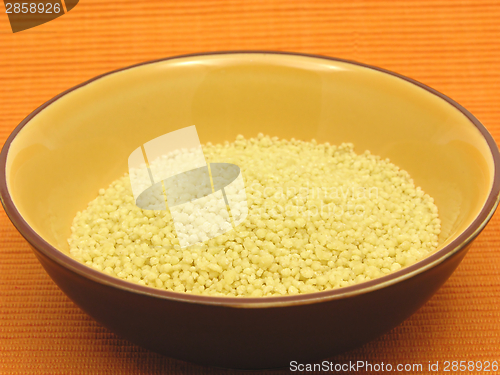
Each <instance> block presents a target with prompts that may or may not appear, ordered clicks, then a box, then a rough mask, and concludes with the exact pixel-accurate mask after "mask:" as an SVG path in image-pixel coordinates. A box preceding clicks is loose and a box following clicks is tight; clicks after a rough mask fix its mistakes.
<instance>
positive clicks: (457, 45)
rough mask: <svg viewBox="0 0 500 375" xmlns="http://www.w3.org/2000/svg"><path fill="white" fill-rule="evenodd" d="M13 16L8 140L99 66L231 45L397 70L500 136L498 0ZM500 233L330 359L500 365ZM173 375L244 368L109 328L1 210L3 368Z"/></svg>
mask: <svg viewBox="0 0 500 375" xmlns="http://www.w3.org/2000/svg"><path fill="white" fill-rule="evenodd" d="M0 11H1V13H0V144H3V142H4V141H5V139H6V137H7V136H8V135H9V134H10V132H11V131H12V130H13V129H14V127H15V126H16V125H17V124H18V123H19V122H20V121H21V120H22V119H23V118H24V117H25V116H26V115H27V114H28V113H29V112H31V111H32V110H33V109H34V108H35V107H37V106H38V105H39V104H41V103H43V102H44V101H46V100H48V99H50V98H51V97H53V96H54V95H56V94H58V93H59V92H61V91H63V90H65V89H67V88H69V87H71V86H73V85H75V84H77V83H80V82H82V81H83V80H86V79H88V78H91V77H93V76H95V75H97V74H100V73H103V72H107V71H109V70H112V69H116V68H120V67H124V66H127V65H131V64H135V63H138V62H141V61H145V60H150V59H157V58H161V57H166V56H171V55H176V54H183V53H191V52H201V51H215V50H231V49H233V50H234V49H240V50H241V49H265V50H279V51H298V52H306V53H314V54H324V55H330V56H336V57H341V58H346V59H351V60H357V61H361V62H365V63H368V64H372V65H377V66H381V67H384V68H387V69H390V70H394V71H396V72H399V73H402V74H404V75H407V76H410V77H413V78H415V79H417V80H419V81H421V82H424V83H426V84H428V85H430V86H432V87H434V88H436V89H437V90H439V91H441V92H443V93H445V94H447V95H449V96H450V97H452V98H454V99H455V100H457V101H458V102H459V103H461V104H462V105H464V106H465V107H466V108H468V109H469V110H470V111H471V112H472V113H473V114H475V115H476V116H477V117H478V118H479V120H481V121H482V122H483V123H484V124H485V125H486V127H487V128H488V129H489V130H490V132H491V133H492V134H493V136H494V137H495V138H496V140H497V141H500V105H499V101H500V62H499V61H500V42H499V37H500V22H499V20H500V3H499V2H498V1H497V0H491V1H483V0H464V1H455V0H447V1H445V0H436V1H430V0H420V1H417V0H416V1H389V0H385V1H372V0H364V1H363V0H355V1H331V0H326V1H294V0H278V1H270V0H245V1H228V0H197V1H173V0H168V1H165V0H163V1H160V0H156V1H152V0H149V1H132V0H122V1H119V2H118V1H103V0H101V1H98V0H81V1H80V3H79V4H78V5H77V6H76V7H75V8H74V9H73V10H72V11H71V12H69V13H68V14H66V15H64V16H63V17H59V18H58V19H56V20H54V21H51V22H49V23H47V24H44V25H41V26H38V27H36V28H34V29H30V30H26V31H23V32H20V33H16V34H13V33H12V32H11V29H10V26H9V24H8V20H7V16H6V14H5V8H3V6H0ZM499 230H500V215H499V214H497V215H496V216H494V217H493V219H492V221H491V223H490V224H489V225H488V227H487V228H486V229H485V231H484V232H483V233H482V234H481V235H480V237H479V238H478V239H477V240H476V242H475V243H474V245H473V246H472V248H471V249H470V251H469V253H468V255H467V256H466V258H465V260H464V261H463V263H462V264H461V265H460V267H459V268H458V270H457V271H456V272H455V273H454V274H453V276H452V277H451V278H450V279H449V280H448V282H447V283H446V284H445V285H444V286H443V287H442V288H441V289H440V290H439V291H438V292H437V293H436V295H435V296H434V297H433V298H432V299H431V300H430V301H429V302H428V303H427V304H426V305H425V306H424V307H422V308H421V309H420V310H419V311H418V312H417V313H416V314H415V315H413V316H412V317H411V318H410V319H408V320H407V321H406V322H404V323H403V324H402V325H400V326H399V327H397V328H395V329H394V330H392V331H391V332H389V333H387V334H386V335H384V336H383V337H381V338H379V339H377V340H375V341H373V342H371V343H369V344H367V345H365V346H364V347H362V348H359V349H357V350H354V351H352V352H349V353H346V354H344V355H341V356H337V357H335V358H331V359H330V360H331V361H333V362H336V363H346V362H348V361H349V360H351V361H355V360H366V361H369V362H371V363H380V362H384V363H391V364H394V365H395V364H397V363H422V364H424V367H423V368H424V371H423V372H427V371H425V370H426V369H427V364H428V363H429V361H431V362H432V363H435V362H436V361H440V362H441V363H440V369H441V370H442V369H443V363H444V361H445V360H467V361H469V360H474V361H485V360H489V361H494V360H497V361H500V232H499ZM207 344H208V343H207ZM311 344H313V343H311ZM281 372H283V373H285V372H286V371H274V372H273V373H281ZM166 373H175V374H200V373H213V374H216V373H232V372H231V371H224V370H219V369H212V368H206V367H201V366H196V365H192V364H188V363H184V362H181V361H177V360H173V359H169V358H165V357H162V356H160V355H157V354H154V353H151V352H149V351H147V350H145V349H141V348H139V347H137V346H135V345H132V344H131V343H129V342H127V341H125V340H123V339H121V338H119V337H117V336H115V335H114V334H113V333H111V332H110V331H108V330H107V329H105V328H103V327H101V326H100V325H99V324H98V323H96V322H94V321H93V320H92V319H91V318H89V317H88V316H87V315H85V314H84V313H83V312H82V311H81V310H80V309H79V308H77V307H76V306H75V305H74V304H73V303H72V302H71V301H70V300H69V299H68V298H67V297H66V296H65V295H64V294H63V293H62V292H61V291H60V290H59V289H58V288H57V286H56V285H55V284H54V283H53V282H52V281H51V280H50V278H49V277H48V276H47V275H46V274H45V272H44V271H43V269H42V267H41V266H40V265H39V263H38V262H37V260H36V259H35V257H34V255H33V254H32V252H31V250H30V249H29V248H28V245H27V244H26V243H25V241H24V240H23V239H22V238H21V236H20V235H19V234H18V232H17V231H16V230H15V229H14V227H13V226H12V224H11V223H10V221H9V220H8V218H7V217H6V215H5V213H4V211H3V210H0V374H166ZM262 373H264V372H262ZM490 373H492V372H490Z"/></svg>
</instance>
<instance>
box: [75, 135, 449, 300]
mask: <svg viewBox="0 0 500 375" xmlns="http://www.w3.org/2000/svg"><path fill="white" fill-rule="evenodd" d="M203 152H204V154H205V157H206V160H207V162H210V163H214V162H221V163H233V164H235V165H237V166H239V167H240V168H241V170H242V174H243V177H244V180H245V186H246V198H247V203H248V216H247V217H246V219H245V220H244V221H243V222H242V223H241V224H239V225H238V226H237V227H236V228H234V229H231V230H229V231H228V232H226V233H224V234H221V235H218V236H217V237H215V238H212V239H209V240H207V241H205V242H204V243H201V244H196V245H193V246H190V247H188V248H181V246H180V245H179V240H178V238H177V236H176V232H175V229H174V225H173V222H172V217H171V215H170V212H169V210H158V211H155V210H142V209H140V208H139V207H137V206H136V204H135V201H134V197H133V194H132V190H131V184H130V179H129V176H128V175H125V176H124V177H122V178H120V179H118V180H116V181H114V182H113V183H112V184H111V185H110V186H109V187H108V188H107V189H100V190H99V195H98V197H97V198H96V199H95V200H93V201H92V202H90V203H89V205H88V207H87V208H86V209H85V210H84V211H83V212H78V213H77V215H76V217H75V219H74V221H73V225H72V227H71V231H72V234H71V237H70V238H69V245H70V254H71V255H72V256H73V257H74V258H75V259H77V260H78V261H80V262H82V263H84V264H86V265H88V266H90V267H92V268H94V269H96V270H99V271H102V272H105V273H107V274H109V275H112V276H115V277H118V278H121V279H124V280H129V281H131V282H134V283H138V284H142V285H148V286H151V287H155V288H160V289H167V290H172V291H176V292H185V293H194V294H205V295H216V296H242V297H260V296H283V295H293V294H299V293H311V292H318V291H323V290H327V289H332V288H338V287H343V286H348V285H353V284H356V283H359V282H363V281H367V280H371V279H374V278H376V277H379V276H383V275H385V274H388V273H390V272H394V271H397V270H399V269H400V268H402V267H405V266H408V265H410V264H412V263H414V262H416V261H418V260H420V259H422V258H423V257H425V256H426V255H428V254H430V253H431V252H432V251H434V250H435V249H436V247H437V246H438V235H439V233H440V220H439V218H438V210H437V207H436V205H435V204H434V201H433V199H432V198H431V197H429V196H428V195H427V194H425V193H424V192H423V191H422V189H420V188H419V187H416V186H415V184H414V183H413V180H412V179H411V178H410V176H409V174H408V173H407V172H405V171H403V170H401V169H399V168H398V167H397V166H395V165H394V164H392V163H390V161H389V160H387V159H386V160H383V159H381V158H380V157H378V156H374V155H372V154H371V153H370V152H368V151H366V152H364V153H363V154H360V155H357V154H356V153H355V152H354V147H353V145H352V144H342V145H340V146H333V145H329V144H328V143H325V144H317V142H316V141H314V140H313V141H311V142H303V141H299V140H295V139H292V140H290V141H287V140H281V139H278V138H276V137H273V138H271V137H269V136H264V135H262V134H259V136H258V137H256V138H252V139H245V138H244V137H243V136H241V135H240V136H238V137H237V138H236V140H235V141H234V142H232V143H229V142H225V143H224V144H218V145H212V144H210V143H208V144H206V145H204V146H203Z"/></svg>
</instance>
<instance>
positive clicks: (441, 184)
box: [7, 53, 493, 252]
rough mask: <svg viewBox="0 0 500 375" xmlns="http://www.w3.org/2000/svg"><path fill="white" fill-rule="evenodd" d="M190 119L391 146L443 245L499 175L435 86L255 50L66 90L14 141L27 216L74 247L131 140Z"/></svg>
mask: <svg viewBox="0 0 500 375" xmlns="http://www.w3.org/2000/svg"><path fill="white" fill-rule="evenodd" d="M191 125H196V128H197V130H198V134H199V136H200V140H201V142H202V143H205V142H207V141H211V142H215V143H216V142H221V141H225V140H234V139H235V137H236V135H238V134H243V135H245V136H248V137H251V136H256V135H257V133H259V132H263V133H265V134H269V135H271V136H279V137H282V138H287V139H290V138H292V137H294V138H297V139H302V140H311V139H312V138H315V139H316V140H317V141H318V142H327V141H328V142H330V143H332V144H339V143H342V142H352V143H353V144H354V145H355V148H356V151H357V152H363V151H364V150H370V151H371V152H372V153H374V154H377V155H380V156H382V157H384V158H385V157H387V158H390V159H391V161H392V162H393V163H395V164H396V165H398V166H400V167H401V168H403V169H405V170H407V171H408V172H409V173H410V174H411V176H412V177H413V179H414V180H415V182H416V184H417V185H418V186H421V187H422V188H423V189H424V191H425V192H426V193H428V194H430V195H431V196H432V197H434V198H435V202H436V204H437V206H438V208H439V214H440V217H441V220H442V233H441V236H440V243H441V246H443V245H445V244H447V243H449V242H450V241H452V240H453V239H454V238H456V237H457V235H459V234H460V233H461V232H463V231H464V230H465V229H466V228H467V227H468V226H469V225H470V224H471V222H472V221H473V220H474V218H475V217H476V216H477V215H478V213H479V211H480V209H481V208H482V207H483V205H484V203H485V201H486V198H487V196H488V193H489V191H490V190H491V186H492V180H493V160H492V155H491V152H490V150H489V148H488V145H487V143H486V141H485V140H484V138H483V137H482V135H481V133H480V131H479V130H478V129H477V128H476V127H475V126H474V125H473V124H472V123H471V121H470V120H469V119H468V118H467V117H466V116H465V115H464V114H463V113H462V112H460V111H459V110H458V109H457V108H455V107H454V106H452V105H451V104H449V103H448V102H446V101H445V100H443V99H441V98H440V97H438V96H436V95H435V94H432V93H430V92H429V91H427V90H425V89H423V88H420V87H418V86H416V85H415V84H413V83H410V82H407V81H405V80H403V79H401V78H398V77H395V76H392V75H389V74H387V73H383V72H380V71H377V70H373V69H370V68H365V67H362V66H358V65H354V64H350V63H344V62H338V61H334V60H326V59H319V58H313V57H305V56H296V55H281V54H266V53H260V54H222V55H204V56H195V57H187V58H177V59H172V60H165V61H162V62H157V63H151V64H146V65H142V66H139V67H135V68H131V69H126V70H123V71H120V72H117V73H113V74H110V75H107V76H105V77H103V78H99V79H97V80H95V81H93V82H91V83H88V84H86V85H83V86H81V87H79V88H77V89H75V90H73V91H71V92H70V93H68V94H66V95H63V96H62V97H60V98H58V99H57V100H55V101H53V102H52V103H51V104H50V105H48V106H47V107H46V108H44V109H43V110H42V111H40V112H39V113H38V114H37V115H36V116H34V117H33V118H32V119H31V120H30V121H29V122H28V123H27V125H26V126H25V127H24V128H23V129H22V130H21V131H20V133H19V134H18V135H17V137H16V138H15V139H14V141H13V142H12V144H11V146H10V150H9V154H8V160H7V183H8V189H9V193H10V194H11V196H12V199H13V202H14V203H15V205H16V207H17V208H18V210H19V212H20V213H21V215H22V217H23V218H24V220H25V221H26V222H27V223H28V224H29V225H30V226H31V227H32V228H33V229H34V230H35V231H36V232H37V233H38V234H39V235H40V236H41V237H42V238H43V239H45V240H46V241H47V242H49V243H50V244H52V245H53V246H54V247H56V248H57V249H59V250H61V251H64V252H67V251H68V244H67V238H68V237H69V234H70V226H71V222H72V220H73V218H74V216H75V213H76V212H77V211H80V210H82V209H84V208H85V207H86V206H87V204H88V202H89V201H90V200H92V199H94V198H95V197H96V196H97V194H98V190H99V189H100V188H103V187H107V186H108V185H109V184H110V183H111V182H112V181H113V180H115V179H116V178H118V177H120V176H122V175H123V174H124V173H125V172H126V171H127V160H128V157H129V155H130V154H131V152H132V151H134V150H135V149H136V148H137V147H139V146H140V145H142V144H144V143H145V142H147V141H149V140H151V139H153V138H156V137H158V136H160V135H163V134H166V133H168V132H170V131H173V130H176V129H180V128H184V127H187V126H191Z"/></svg>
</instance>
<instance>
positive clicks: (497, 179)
mask: <svg viewBox="0 0 500 375" xmlns="http://www.w3.org/2000/svg"><path fill="white" fill-rule="evenodd" d="M240 54H241V55H250V54H272V55H283V56H285V57H297V56H302V57H305V58H311V59H319V60H327V61H334V62H340V63H345V64H351V65H354V66H358V67H363V68H368V69H371V70H375V71H378V72H381V73H384V74H388V75H390V76H393V77H396V78H399V79H402V80H404V81H407V82H409V83H411V84H413V85H415V86H417V87H420V88H422V89H424V90H426V91H428V92H429V93H431V94H433V95H435V96H437V97H438V98H440V99H442V100H444V101H446V102H447V103H448V104H450V105H452V106H453V107H455V108H456V109H458V110H459V111H460V112H461V113H462V114H463V115H465V116H466V117H467V118H468V120H469V121H470V122H471V123H472V125H474V126H475V127H476V128H477V129H478V130H479V132H480V133H481V135H482V136H483V138H484V139H485V141H486V143H487V144H488V147H489V151H490V152H491V155H492V158H493V170H494V174H493V183H492V186H491V189H490V192H489V194H488V197H487V199H486V202H485V204H484V205H483V207H482V208H481V211H480V212H479V214H478V215H477V216H476V218H475V219H474V220H473V221H472V223H471V224H470V225H469V226H468V227H467V228H466V229H465V230H464V231H463V232H462V233H460V234H459V235H458V236H457V238H455V239H454V240H453V241H452V242H450V243H449V244H447V245H446V246H444V247H443V248H442V249H440V250H438V251H436V252H435V253H433V254H431V255H429V256H428V257H426V258H424V259H422V260H421V261H418V262H417V263H415V264H413V265H411V266H408V267H404V268H402V269H400V270H398V271H396V272H392V273H390V274H388V275H385V276H382V277H378V278H376V279H373V280H369V281H366V282H362V283H359V284H355V285H351V286H346V287H341V288H336V289H330V290H326V291H321V292H315V293H307V294H297V295H292V296H277V297H220V296H205V295H194V294H188V293H179V292H173V291H169V290H162V289H156V288H154V287H149V286H143V285H139V284H135V283H132V282H129V281H126V280H122V279H119V278H116V277H113V276H110V275H107V274H105V273H103V272H100V271H97V270H94V269H92V268H90V267H88V266H86V265H85V264H83V263H80V262H78V261H77V260H75V259H73V258H72V257H70V256H69V255H66V254H65V253H63V252H62V251H60V250H57V249H56V248H55V247H54V246H52V245H50V244H49V243H48V242H47V241H45V240H44V239H43V238H42V237H41V236H40V235H38V234H37V233H36V232H35V231H34V230H33V229H32V228H31V227H30V226H29V224H28V223H27V222H26V221H25V220H24V218H23V217H22V215H21V213H20V212H19V211H18V210H17V208H16V207H15V205H14V202H13V200H12V197H11V195H10V193H9V190H8V188H7V173H6V164H7V157H8V152H9V149H10V145H11V143H12V142H13V141H14V139H15V138H16V136H17V134H18V133H19V132H20V131H21V130H22V128H23V127H24V126H26V125H27V124H28V123H29V122H30V120H31V119H32V118H33V117H35V116H36V115H37V114H38V113H39V112H41V111H42V110H43V109H44V108H46V107H47V106H49V105H50V104H52V103H53V102H55V101H57V100H58V99H60V98H61V97H63V96H64V95H66V94H68V93H70V92H72V91H73V90H76V89H78V88H81V87H83V86H86V85H88V84H90V83H92V82H94V81H97V80H99V79H101V78H103V77H106V76H108V75H111V74H115V73H118V72H122V71H125V70H129V69H133V68H136V67H140V66H143V65H148V64H154V63H159V62H164V61H168V60H175V59H184V58H193V59H196V58H197V57H204V56H210V55H219V56H221V58H223V57H224V56H225V55H240ZM0 167H1V173H0V200H1V202H2V205H3V207H4V210H5V212H6V213H7V216H8V217H9V219H10V220H11V221H12V223H13V224H14V226H15V227H16V228H17V230H18V231H19V232H20V233H21V235H22V236H23V237H24V238H25V239H26V241H28V243H29V244H30V245H31V247H32V248H33V250H34V251H35V253H36V252H37V251H39V252H40V253H42V254H43V255H44V256H46V257H48V258H49V259H51V260H52V261H55V262H56V263H58V264H59V265H60V266H62V267H64V268H66V269H69V270H71V271H73V272H74V273H76V274H78V275H80V276H83V277H85V278H88V279H91V280H92V281H95V282H98V283H100V284H104V285H107V286H110V287H113V288H117V289H121V290H123V291H128V292H132V293H139V294H143V295H148V296H150V297H154V298H159V299H168V300H175V301H178V302H186V303H196V304H206V305H219V306H227V307H235V308H269V307H281V306H289V305H303V304H310V303H318V302H325V301H330V300H335V299H341V298H348V297H354V296H356V295H360V294H364V293H368V292H371V291H375V290H378V289H381V288H384V287H387V286H390V285H393V284H395V283H398V282H400V281H403V280H406V279H409V278H411V277H413V276H416V275H417V274H420V273H422V272H425V271H427V270H428V269H430V268H432V267H435V266H437V265H438V264H440V263H441V262H444V261H445V260H446V259H448V258H450V257H451V256H453V255H454V254H456V253H458V252H459V251H460V250H462V249H464V248H465V247H467V246H468V245H469V244H470V243H471V242H472V241H473V240H474V239H475V237H477V235H478V234H479V233H480V232H481V231H482V230H483V229H484V227H485V226H486V224H487V223H488V221H489V220H490V219H491V217H492V216H493V213H494V212H495V209H496V207H497V206H498V203H499V199H500V153H499V150H498V146H497V144H496V142H495V140H494V139H493V137H492V136H491V134H490V133H489V132H488V130H487V129H486V128H485V127H484V125H483V124H481V122H480V121H479V120H478V119H477V118H476V117H475V116H474V115H472V114H471V113H470V112H469V111H468V110H467V109H465V108H464V107H462V106H461V105H460V104H458V103H457V102H455V101H454V100H453V99H451V98H449V97H448V96H446V95H444V94H442V93H441V92H439V91H437V90H435V89H433V88H431V87H429V86H427V85H424V84H423V83H421V82H418V81H416V80H414V79H412V78H409V77H406V76H403V75H401V74H399V73H395V72H392V71H389V70H387V69H383V68H379V67H376V66H372V65H368V64H364V63H359V62H356V61H352V60H347V59H341V58H336V57H329V56H323V55H316V54H305V53H296V52H283V51H265V50H263V51H260V50H234V51H215V52H202V53H193V54H184V55H177V56H170V57H166V58H161V59H156V60H150V61H145V62H141V63H138V64H134V65H131V66H128V67H124V68H120V69H116V70H113V71H110V72H107V73H104V74H100V75H98V76H96V77H94V78H91V79H89V80H87V81H85V82H82V83H80V84H78V85H76V86H73V87H72V88H69V89H67V90H65V91H63V92H62V93H60V94H58V95H56V96H54V97H53V98H52V99H50V100H48V101H46V102H45V103H43V104H42V105H40V106H39V107H38V108H36V109H35V110H34V111H33V112H31V113H30V114H29V115H28V116H26V118H24V119H23V120H22V121H21V122H20V123H19V125H18V126H17V127H16V128H15V129H14V130H13V131H12V133H11V134H10V136H9V137H8V138H7V140H6V141H5V143H4V145H3V147H2V151H1V153H0Z"/></svg>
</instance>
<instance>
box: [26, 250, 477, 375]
mask: <svg viewBox="0 0 500 375" xmlns="http://www.w3.org/2000/svg"><path fill="white" fill-rule="evenodd" d="M469 246H470V245H469ZM469 246H467V247H465V248H463V249H462V250H460V251H459V252H457V253H455V254H454V255H453V256H451V257H449V258H447V259H446V260H445V261H443V262H441V263H439V264H438V265H436V266H435V267H432V268H430V269H428V270H427V271H425V272H422V273H419V274H418V275H415V276H414V277H411V278H408V279H406V280H404V281H400V282H398V283H395V284H392V285H390V286H387V287H385V288H380V289H377V290H373V291H369V292H366V293H364V294H359V295H356V296H351V297H348V298H343V299H333V300H330V301H324V302H319V303H312V304H303V305H295V306H286V307H261V308H241V307H228V306H215V305H206V304H193V303H189V302H183V301H174V300H168V299H163V298H158V297H155V296H150V295H144V294H138V293H133V292H130V291H126V290H122V289H119V288H115V287H113V286H109V285H105V284H101V283H98V282H95V281H93V280H91V279H88V278H85V277H82V276H81V275H79V274H77V273H75V272H73V271H71V270H69V269H67V268H65V267H62V266H61V265H60V264H58V263H57V262H55V261H53V260H51V259H50V258H48V257H47V256H45V255H44V254H42V253H41V252H39V251H38V250H36V249H35V248H33V247H32V249H33V251H34V252H35V255H36V256H37V258H38V259H39V261H40V263H41V264H42V266H43V267H44V268H45V270H46V271H47V273H48V274H49V275H50V277H51V278H52V279H53V280H54V281H55V282H56V284H57V285H58V286H59V287H60V288H61V289H62V291H63V292H64V293H65V294H66V295H68V296H69V297H70V298H71V299H72V300H73V301H74V302H75V303H76V304H77V305H78V306H80V307H81V308H82V309H83V310H84V311H85V312H86V313H88V314H89V315H90V316H92V317H93V318H94V319H95V320H97V321H98V322H100V323H101V324H103V325H104V326H105V327H107V328H109V329H110V330H111V331H113V332H116V333H118V334H119V335H121V336H123V337H125V338H127V339H129V340H130V341H132V342H134V343H136V344H138V345H141V346H143V347H146V348H149V349H151V350H153V351H155V352H158V353H161V354H164V355H166V356H169V357H174V358H178V359H182V360H186V361H190V362H194V363H199V364H203V365H211V366H218V367H227V368H238V369H263V368H268V369H269V368H280V367H288V366H289V364H290V361H299V362H301V363H311V362H312V361H317V360H321V359H324V358H327V357H330V356H333V355H335V354H339V353H342V352H344V351H346V350H349V349H352V348H354V347H357V346H359V345H362V344H364V343H366V342H368V341H370V340H372V339H374V338H376V337H377V336H379V335H381V334H383V333H384V332H387V331H388V330H390V329H392V328H393V327H395V326H397V325H398V324H400V323H401V322H403V321H404V320H405V319H407V318H408V317H409V316H410V315H411V314H413V313H414V312H415V311H417V309H419V308H420V307H421V306H422V305H423V304H424V303H425V302H426V301H427V300H428V299H429V298H430V297H431V296H432V295H433V294H434V293H435V292H436V291H437V289H439V287H441V285H442V284H443V283H444V282H445V281H446V280H447V279H448V277H449V276H450V275H451V274H452V272H453V271H454V270H455V268H456V267H457V266H458V264H459V263H460V262H461V260H462V259H463V257H464V256H465V254H466V252H467V249H468V247H469ZM193 338H195V339H193Z"/></svg>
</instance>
